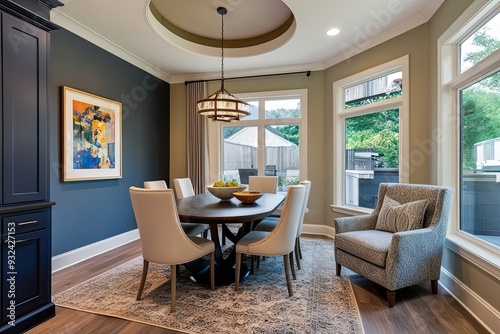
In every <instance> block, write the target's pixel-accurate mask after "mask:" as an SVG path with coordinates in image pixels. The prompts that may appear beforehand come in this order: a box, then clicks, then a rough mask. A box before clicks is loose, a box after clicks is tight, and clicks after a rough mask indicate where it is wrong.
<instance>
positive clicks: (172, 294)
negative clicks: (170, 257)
mask: <svg viewBox="0 0 500 334" xmlns="http://www.w3.org/2000/svg"><path fill="white" fill-rule="evenodd" d="M176 282H177V266H176V265H171V266H170V312H175V298H176V289H177V287H176Z"/></svg>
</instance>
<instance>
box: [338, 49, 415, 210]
mask: <svg viewBox="0 0 500 334" xmlns="http://www.w3.org/2000/svg"><path fill="white" fill-rule="evenodd" d="M395 71H401V72H402V77H403V87H404V88H403V94H402V96H398V97H395V98H392V99H388V100H382V101H378V102H375V103H371V104H367V105H364V106H359V107H355V108H349V109H345V107H344V106H345V101H344V96H345V94H344V89H345V88H348V87H352V86H354V85H357V84H360V83H363V82H366V81H368V80H372V79H375V78H378V77H381V76H383V75H386V74H390V73H394V72H395ZM409 101H410V76H409V56H408V55H405V56H402V57H400V58H397V59H394V60H392V61H389V62H387V63H384V64H381V65H378V66H375V67H372V68H370V69H367V70H365V71H362V72H359V73H356V74H354V75H351V76H349V77H346V78H343V79H341V80H338V81H335V82H334V83H333V113H334V117H333V122H334V124H333V147H334V150H335V152H340V153H334V154H333V204H332V205H330V208H331V210H332V211H333V212H336V213H342V214H348V215H356V214H368V213H371V212H372V211H373V209H368V208H363V207H357V206H352V205H346V204H345V203H346V198H345V197H346V196H345V182H346V180H345V177H344V175H345V159H346V157H345V119H346V118H348V117H353V116H360V115H366V114H370V113H375V112H379V111H383V110H387V109H395V108H398V109H399V182H400V183H407V182H408V181H409V175H410V174H409V161H410V159H409V158H410V156H409V145H410V143H409V126H410V125H409V109H410V108H409Z"/></svg>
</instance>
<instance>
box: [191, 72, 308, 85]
mask: <svg viewBox="0 0 500 334" xmlns="http://www.w3.org/2000/svg"><path fill="white" fill-rule="evenodd" d="M291 74H305V75H306V76H307V77H309V76H311V71H301V72H288V73H275V74H260V75H247V76H242V77H232V78H224V81H226V80H236V79H251V78H262V77H273V76H278V75H291ZM220 80H221V79H206V80H190V81H184V85H187V84H190V83H195V82H209V81H220Z"/></svg>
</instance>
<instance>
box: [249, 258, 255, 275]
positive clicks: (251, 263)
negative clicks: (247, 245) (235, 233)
mask: <svg viewBox="0 0 500 334" xmlns="http://www.w3.org/2000/svg"><path fill="white" fill-rule="evenodd" d="M254 267H255V255H250V275H253V272H254Z"/></svg>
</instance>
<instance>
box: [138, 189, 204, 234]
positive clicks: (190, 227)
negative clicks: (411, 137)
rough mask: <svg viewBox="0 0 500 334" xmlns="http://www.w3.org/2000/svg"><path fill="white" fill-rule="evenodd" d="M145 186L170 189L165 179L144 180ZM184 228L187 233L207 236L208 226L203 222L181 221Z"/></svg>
mask: <svg viewBox="0 0 500 334" xmlns="http://www.w3.org/2000/svg"><path fill="white" fill-rule="evenodd" d="M144 188H146V189H156V190H162V189H163V190H164V189H168V186H167V182H166V181H165V180H154V181H144ZM181 226H182V229H183V230H184V232H186V234H187V235H198V234H203V237H205V238H206V237H207V236H206V229H205V228H206V227H205V225H203V224H195V223H183V222H181Z"/></svg>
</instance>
